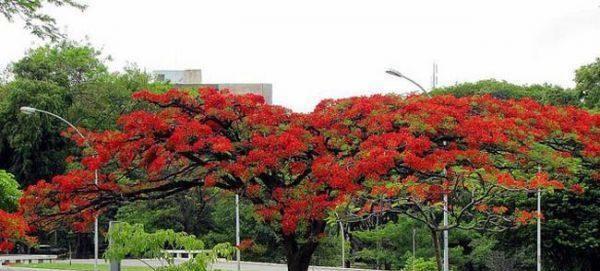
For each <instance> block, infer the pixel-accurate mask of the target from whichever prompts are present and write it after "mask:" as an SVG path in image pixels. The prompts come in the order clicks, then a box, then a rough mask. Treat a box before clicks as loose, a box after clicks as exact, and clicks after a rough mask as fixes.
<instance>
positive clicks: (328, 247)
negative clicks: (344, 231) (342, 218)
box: [311, 225, 350, 266]
mask: <svg viewBox="0 0 600 271" xmlns="http://www.w3.org/2000/svg"><path fill="white" fill-rule="evenodd" d="M344 251H345V252H344V253H345V260H346V261H348V260H349V258H350V242H348V241H345V242H344ZM311 264H312V265H319V266H341V264H342V237H341V235H340V232H339V225H338V227H335V225H334V226H332V227H329V230H327V231H326V232H325V236H324V237H323V238H322V239H321V240H320V241H319V246H318V247H317V249H316V250H315V252H314V254H313V257H312V259H311Z"/></svg>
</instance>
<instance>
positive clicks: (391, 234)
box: [351, 217, 434, 269]
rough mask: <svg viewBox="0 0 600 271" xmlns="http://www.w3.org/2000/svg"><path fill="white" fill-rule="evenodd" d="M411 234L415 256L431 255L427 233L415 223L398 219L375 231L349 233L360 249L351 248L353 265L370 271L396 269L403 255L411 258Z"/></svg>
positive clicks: (404, 218)
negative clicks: (360, 263)
mask: <svg viewBox="0 0 600 271" xmlns="http://www.w3.org/2000/svg"><path fill="white" fill-rule="evenodd" d="M413 229H414V231H415V241H416V250H415V252H416V256H417V257H431V256H433V255H434V252H433V246H432V245H431V241H430V240H431V236H430V232H429V231H428V230H427V229H426V228H425V227H423V225H422V224H420V223H419V222H417V221H414V220H412V219H408V218H406V217H399V218H398V220H397V222H393V221H390V222H387V223H385V224H384V225H381V226H380V228H378V229H373V230H367V231H353V232H352V233H351V234H352V236H353V238H355V239H356V240H357V241H358V242H359V243H360V245H359V246H358V247H354V249H356V250H357V251H356V253H355V255H354V258H355V260H356V261H360V262H365V263H368V264H369V265H370V266H371V267H372V268H375V267H379V268H382V267H388V268H393V269H398V268H400V267H402V266H404V265H405V261H406V259H407V255H409V256H410V255H412V245H413V244H412V241H413V239H412V237H413Z"/></svg>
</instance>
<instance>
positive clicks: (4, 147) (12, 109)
mask: <svg viewBox="0 0 600 271" xmlns="http://www.w3.org/2000/svg"><path fill="white" fill-rule="evenodd" d="M7 89H8V95H7V97H5V100H4V103H3V106H2V108H0V110H1V111H0V167H3V168H6V169H8V170H9V171H10V172H11V173H13V174H14V175H15V176H16V178H17V180H19V181H20V182H21V184H22V185H23V186H26V185H28V184H31V183H33V182H35V181H37V180H38V179H40V178H45V177H47V176H50V175H52V174H56V173H59V172H62V170H63V169H64V162H63V160H64V158H65V157H66V154H67V149H66V148H67V146H68V145H67V141H66V139H65V138H63V137H61V136H60V134H59V133H60V131H62V130H64V129H65V128H64V127H65V126H64V124H63V123H61V122H60V121H59V120H57V119H53V118H49V117H48V116H41V115H38V114H36V115H31V116H29V115H25V114H22V113H21V112H20V110H19V108H20V107H21V106H24V105H29V106H33V107H37V108H42V109H45V110H48V111H52V112H55V113H57V114H64V112H65V111H66V108H65V104H69V103H70V99H69V98H68V97H67V91H66V90H65V89H63V88H61V87H59V86H57V85H55V84H53V83H51V82H45V81H35V80H29V79H16V80H15V81H13V82H10V83H9V84H8V85H7Z"/></svg>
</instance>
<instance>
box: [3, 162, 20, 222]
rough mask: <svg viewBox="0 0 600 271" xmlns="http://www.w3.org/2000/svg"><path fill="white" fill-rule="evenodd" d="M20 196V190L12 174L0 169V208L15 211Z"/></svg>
mask: <svg viewBox="0 0 600 271" xmlns="http://www.w3.org/2000/svg"><path fill="white" fill-rule="evenodd" d="M20 197H21V190H19V184H18V183H17V181H15V178H14V176H13V175H12V174H10V173H8V172H6V171H5V170H1V169H0V210H4V211H7V212H13V211H15V210H16V209H17V206H18V203H19V198H20Z"/></svg>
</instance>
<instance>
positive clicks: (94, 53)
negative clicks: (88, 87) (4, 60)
mask: <svg viewBox="0 0 600 271" xmlns="http://www.w3.org/2000/svg"><path fill="white" fill-rule="evenodd" d="M101 54H102V53H101V52H100V51H98V50H96V49H95V48H93V47H92V46H91V45H89V44H83V45H80V44H78V43H75V42H68V41H65V42H61V43H59V44H56V45H45V46H42V47H38V48H35V49H30V50H29V51H28V52H27V54H26V55H25V57H23V58H22V59H21V60H19V61H17V62H15V63H13V64H12V66H11V67H10V70H11V72H12V73H13V74H14V76H15V77H16V78H27V79H31V80H36V81H47V82H53V83H55V84H56V85H58V86H60V87H65V88H69V87H74V86H76V85H79V84H83V83H86V82H90V81H93V80H94V79H95V78H98V77H101V76H103V75H105V74H107V73H108V69H107V67H106V65H105V64H104V61H103V60H102V59H100V56H101Z"/></svg>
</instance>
